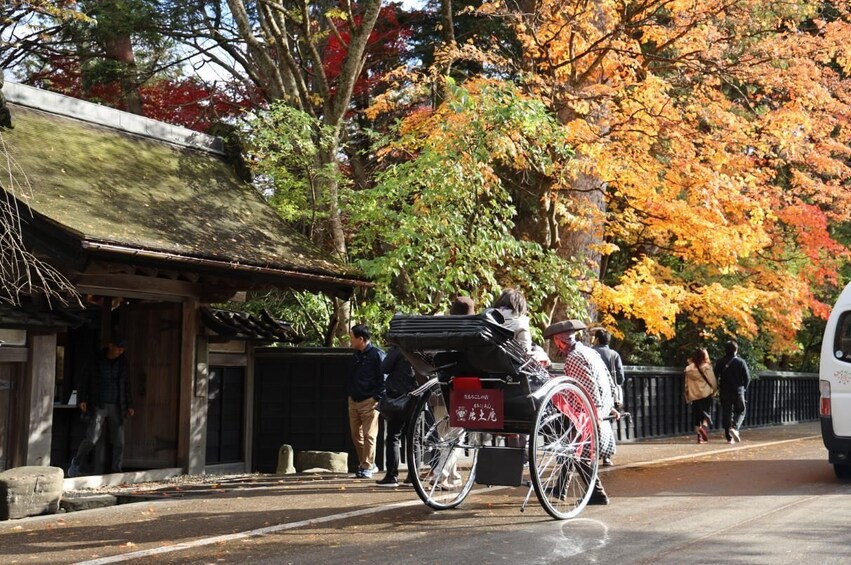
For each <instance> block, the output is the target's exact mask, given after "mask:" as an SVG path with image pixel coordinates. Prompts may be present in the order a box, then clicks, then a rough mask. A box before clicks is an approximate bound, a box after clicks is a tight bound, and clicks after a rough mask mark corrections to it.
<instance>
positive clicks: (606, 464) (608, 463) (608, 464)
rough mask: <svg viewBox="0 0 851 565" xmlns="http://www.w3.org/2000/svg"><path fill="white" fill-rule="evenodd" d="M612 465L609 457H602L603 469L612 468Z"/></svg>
mask: <svg viewBox="0 0 851 565" xmlns="http://www.w3.org/2000/svg"><path fill="white" fill-rule="evenodd" d="M612 466H614V463H613V462H612V458H611V457H603V467H612Z"/></svg>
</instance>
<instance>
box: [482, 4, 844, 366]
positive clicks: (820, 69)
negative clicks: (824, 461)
mask: <svg viewBox="0 0 851 565" xmlns="http://www.w3.org/2000/svg"><path fill="white" fill-rule="evenodd" d="M820 6H821V4H819V3H813V2H810V1H805V0H790V1H788V2H783V3H776V2H773V1H771V0H704V1H702V2H693V1H691V0H689V1H684V0H673V1H671V0H647V1H645V2H642V3H623V2H620V1H615V0H598V1H595V2H593V3H588V2H585V1H583V0H541V1H540V2H538V3H537V4H536V7H537V10H536V12H535V13H533V14H521V13H518V12H511V11H508V12H506V13H504V14H502V15H509V16H511V17H513V18H514V22H515V25H516V30H517V33H518V34H519V37H520V40H521V42H522V45H523V49H524V53H525V54H526V55H527V60H526V61H525V62H524V67H525V68H526V69H532V73H531V74H530V75H527V81H528V82H527V85H528V90H529V92H530V93H534V94H535V95H537V96H540V97H542V98H543V99H546V100H547V101H548V104H549V105H550V107H551V108H553V110H554V111H556V112H557V113H558V115H559V118H560V119H561V121H562V123H563V124H564V126H565V133H566V135H567V137H568V140H569V143H570V144H571V145H572V146H573V147H575V149H576V152H577V158H576V159H574V160H573V161H571V162H570V163H569V164H567V166H568V167H569V170H570V171H571V175H567V176H566V177H565V179H566V181H565V182H563V183H556V184H555V185H554V187H553V190H554V191H555V192H556V194H560V195H561V198H563V199H569V198H571V193H570V190H571V188H572V187H571V184H570V179H571V178H576V176H578V175H579V174H580V173H582V174H586V175H591V176H592V177H594V178H596V179H598V180H599V181H600V186H601V187H603V188H604V189H605V191H606V196H607V200H606V229H605V235H606V239H607V241H611V242H613V243H614V244H615V245H614V246H609V248H608V250H609V251H613V250H615V249H618V250H619V251H615V252H616V253H623V254H628V257H629V258H630V261H628V266H627V268H626V269H625V270H624V271H623V272H621V273H617V280H616V281H615V282H614V283H613V284H603V283H597V284H595V285H594V289H593V294H592V296H593V300H594V302H595V303H596V306H597V308H598V309H599V311H600V312H601V316H602V317H603V322H604V323H609V324H614V323H616V321H617V319H618V318H620V317H626V318H635V319H641V320H643V321H644V322H645V324H646V327H647V331H648V332H649V333H653V334H657V335H661V336H665V337H670V336H672V335H674V332H675V331H676V326H677V320H678V318H680V319H687V320H690V321H691V322H693V323H695V324H697V325H698V327H704V328H706V329H708V330H720V331H722V332H728V333H730V334H737V335H741V336H744V337H754V336H755V335H756V334H757V333H760V332H764V333H766V334H767V335H768V336H770V337H771V338H772V342H773V344H774V346H775V347H776V348H777V349H778V350H779V351H785V350H791V349H794V348H795V332H796V331H797V329H798V328H799V327H800V325H801V323H802V320H803V319H804V317H805V316H807V315H810V314H815V315H818V316H825V315H826V313H827V311H828V308H827V306H826V305H825V304H823V303H821V302H820V301H819V300H818V299H817V298H816V296H817V295H818V294H819V293H820V292H821V291H822V290H823V289H824V288H825V287H828V288H829V287H830V285H837V284H838V283H839V280H838V274H837V273H838V269H839V267H840V265H841V264H842V263H843V262H845V261H847V259H848V256H849V253H848V249H847V248H845V247H844V246H843V245H840V244H839V243H838V242H836V241H834V240H833V239H832V238H831V235H830V229H829V228H830V225H831V223H832V222H844V221H846V218H847V217H848V216H849V212H851V190H849V183H851V169H849V165H848V163H849V161H848V159H849V153H851V149H849V148H851V122H850V121H849V118H851V94H849V93H851V80H849V76H850V75H851V47H849V46H851V24H849V22H850V21H851V19H849V18H851V16H849V12H848V7H847V5H845V4H843V3H835V5H834V6H833V10H834V11H833V12H831V13H829V14H822V13H820V12H818V8H819V7H820ZM485 11H487V12H494V11H495V10H494V6H493V4H486V9H485ZM823 18H824V19H823ZM826 18H829V21H828V19H826ZM602 249H605V247H602Z"/></svg>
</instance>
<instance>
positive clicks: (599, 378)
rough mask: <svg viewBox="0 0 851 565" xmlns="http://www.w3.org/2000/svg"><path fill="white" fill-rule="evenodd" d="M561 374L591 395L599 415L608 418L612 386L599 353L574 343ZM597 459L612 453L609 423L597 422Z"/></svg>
mask: <svg viewBox="0 0 851 565" xmlns="http://www.w3.org/2000/svg"><path fill="white" fill-rule="evenodd" d="M564 374H565V375H566V376H568V377H570V378H572V379H575V380H576V381H577V382H578V383H579V384H580V385H582V387H583V388H585V390H587V391H588V393H589V394H590V395H591V402H592V403H593V404H594V405H595V406H596V407H597V413H598V415H599V416H600V417H601V418H603V417H606V416H608V415H609V414H610V413H611V411H612V408H614V406H615V396H614V394H615V383H614V380H612V375H611V374H610V373H609V369H608V368H606V364H605V363H604V362H603V359H602V357H600V354H599V353H597V352H596V351H594V350H593V349H591V348H590V347H588V346H587V345H585V344H583V343H582V342H576V345H575V347H574V348H573V351H571V352H570V353H568V354H567V355H566V356H565V358H564ZM599 427H600V456H601V457H611V456H612V455H614V454H615V435H614V433H613V431H612V426H611V424H610V423H609V422H608V421H604V422H600V426H599Z"/></svg>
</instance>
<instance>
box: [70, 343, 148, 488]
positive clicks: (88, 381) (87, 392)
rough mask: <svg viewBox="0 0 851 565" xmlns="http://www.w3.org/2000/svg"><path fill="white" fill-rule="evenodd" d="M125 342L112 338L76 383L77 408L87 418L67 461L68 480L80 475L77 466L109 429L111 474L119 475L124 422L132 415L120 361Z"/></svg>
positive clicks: (124, 369)
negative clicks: (80, 439)
mask: <svg viewBox="0 0 851 565" xmlns="http://www.w3.org/2000/svg"><path fill="white" fill-rule="evenodd" d="M125 345H126V344H125V342H124V340H123V339H120V338H115V337H114V338H112V340H110V342H109V345H107V347H106V349H104V350H103V352H102V353H101V357H100V359H99V360H98V363H97V365H96V367H95V370H94V371H92V372H91V374H89V375H86V378H84V379H83V382H81V383H78V387H79V391H78V395H79V397H78V398H79V406H80V410H81V411H82V412H83V414H86V415H88V417H89V427H88V429H87V430H86V438H85V439H84V440H83V442H82V443H81V444H80V447H79V448H78V449H77V455H76V456H74V458H73V459H71V465H70V466H69V467H68V476H69V477H76V476H78V475H79V474H80V466H81V465H82V464H83V463H85V462H86V458H87V457H88V456H89V453H90V452H91V450H92V449H93V448H94V446H95V445H96V444H97V442H98V440H100V438H101V435H102V434H103V429H104V426H108V427H109V433H110V443H111V444H112V468H111V471H112V472H113V473H120V472H121V468H122V464H123V461H124V418H125V416H132V415H133V414H134V411H133V408H132V407H131V404H132V397H131V394H130V384H129V382H128V380H127V358H126V357H124V349H125Z"/></svg>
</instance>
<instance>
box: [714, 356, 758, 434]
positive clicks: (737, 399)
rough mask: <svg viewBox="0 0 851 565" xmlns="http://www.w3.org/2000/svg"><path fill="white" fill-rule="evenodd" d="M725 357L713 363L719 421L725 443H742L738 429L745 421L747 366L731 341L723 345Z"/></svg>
mask: <svg viewBox="0 0 851 565" xmlns="http://www.w3.org/2000/svg"><path fill="white" fill-rule="evenodd" d="M724 351H725V353H726V355H724V357H722V358H721V359H719V360H718V361H717V362H716V363H715V367H714V369H715V376H716V377H717V378H718V380H719V381H720V383H721V384H720V390H721V419H722V422H723V423H724V436H725V437H726V438H727V443H731V444H732V443H736V442H737V441H742V437H741V435H740V434H739V429H741V427H742V422H744V421H745V410H746V406H747V405H746V403H745V392H747V390H748V384H749V383H750V381H751V374H750V371H749V370H748V364H747V363H745V360H744V359H742V358H741V357H739V356H738V351H739V344H738V343H736V342H735V341H733V340H730V341H728V342H727V343H726V344H725V345H724Z"/></svg>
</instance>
